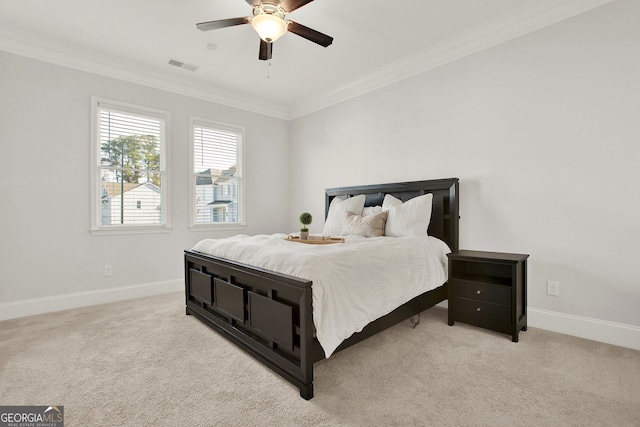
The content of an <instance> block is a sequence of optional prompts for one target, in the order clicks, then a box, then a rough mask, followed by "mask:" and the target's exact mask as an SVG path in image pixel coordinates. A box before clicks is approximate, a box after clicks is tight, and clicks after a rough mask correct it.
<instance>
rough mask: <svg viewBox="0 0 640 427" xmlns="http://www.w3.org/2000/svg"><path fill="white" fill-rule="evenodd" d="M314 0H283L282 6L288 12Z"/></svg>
mask: <svg viewBox="0 0 640 427" xmlns="http://www.w3.org/2000/svg"><path fill="white" fill-rule="evenodd" d="M247 1H249V0H247ZM312 1H313V0H282V2H281V3H280V6H282V8H283V9H284V10H286V11H287V13H291V12H293V11H294V10H296V9H297V8H299V7H302V6H304V5H305V4H307V3H311V2H312Z"/></svg>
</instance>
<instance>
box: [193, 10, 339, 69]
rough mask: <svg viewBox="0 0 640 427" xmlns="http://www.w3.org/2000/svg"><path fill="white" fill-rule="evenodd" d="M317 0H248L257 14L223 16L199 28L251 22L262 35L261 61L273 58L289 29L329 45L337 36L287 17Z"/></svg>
mask: <svg viewBox="0 0 640 427" xmlns="http://www.w3.org/2000/svg"><path fill="white" fill-rule="evenodd" d="M312 1H313V0H262V1H261V0H246V2H247V3H249V4H250V5H251V7H252V8H253V16H252V17H251V16H246V17H242V18H229V19H220V20H218V21H209V22H201V23H199V24H196V27H197V28H198V29H199V30H201V31H209V30H217V29H219V28H225V27H233V26H235V25H243V24H249V23H250V24H251V26H252V27H253V28H254V30H256V32H257V33H258V35H259V36H260V55H259V56H258V58H259V59H261V60H263V61H264V60H268V59H271V56H272V53H273V42H275V41H276V40H278V38H279V37H280V36H282V35H283V34H284V33H286V32H287V31H290V32H292V33H294V34H297V35H299V36H300V37H303V38H305V39H307V40H310V41H312V42H314V43H317V44H319V45H320V46H323V47H327V46H329V45H330V44H331V43H333V37H329V36H328V35H326V34H322V33H321V32H319V31H316V30H313V29H311V28H309V27H305V26H304V25H301V24H298V23H297V22H293V21H285V19H284V17H285V16H286V15H287V14H288V13H291V12H293V11H294V10H296V9H298V8H300V7H302V6H304V5H305V4H307V3H311V2H312Z"/></svg>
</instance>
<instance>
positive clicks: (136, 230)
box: [89, 226, 171, 236]
mask: <svg viewBox="0 0 640 427" xmlns="http://www.w3.org/2000/svg"><path fill="white" fill-rule="evenodd" d="M170 231H171V227H169V226H161V227H118V228H93V229H90V230H89V232H90V233H91V234H92V235H93V236H114V235H119V234H157V233H169V232H170Z"/></svg>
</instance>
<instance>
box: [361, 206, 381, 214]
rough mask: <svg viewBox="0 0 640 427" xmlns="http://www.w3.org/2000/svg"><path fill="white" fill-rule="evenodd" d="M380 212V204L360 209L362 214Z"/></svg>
mask: <svg viewBox="0 0 640 427" xmlns="http://www.w3.org/2000/svg"><path fill="white" fill-rule="evenodd" d="M380 212H382V206H367V207H366V208H364V209H362V216H367V215H375V214H377V213H380Z"/></svg>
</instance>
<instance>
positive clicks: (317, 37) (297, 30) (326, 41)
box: [287, 21, 333, 47]
mask: <svg viewBox="0 0 640 427" xmlns="http://www.w3.org/2000/svg"><path fill="white" fill-rule="evenodd" d="M287 29H288V30H289V31H291V32H292V33H293V34H297V35H299V36H300V37H304V38H305V39H307V40H310V41H312V42H314V43H317V44H319V45H320V46H324V47H327V46H329V45H330V44H331V43H333V37H330V36H328V35H326V34H322V33H321V32H319V31H316V30H312V29H311V28H309V27H305V26H304V25H301V24H298V23H297V22H293V21H289V26H288V28H287Z"/></svg>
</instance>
